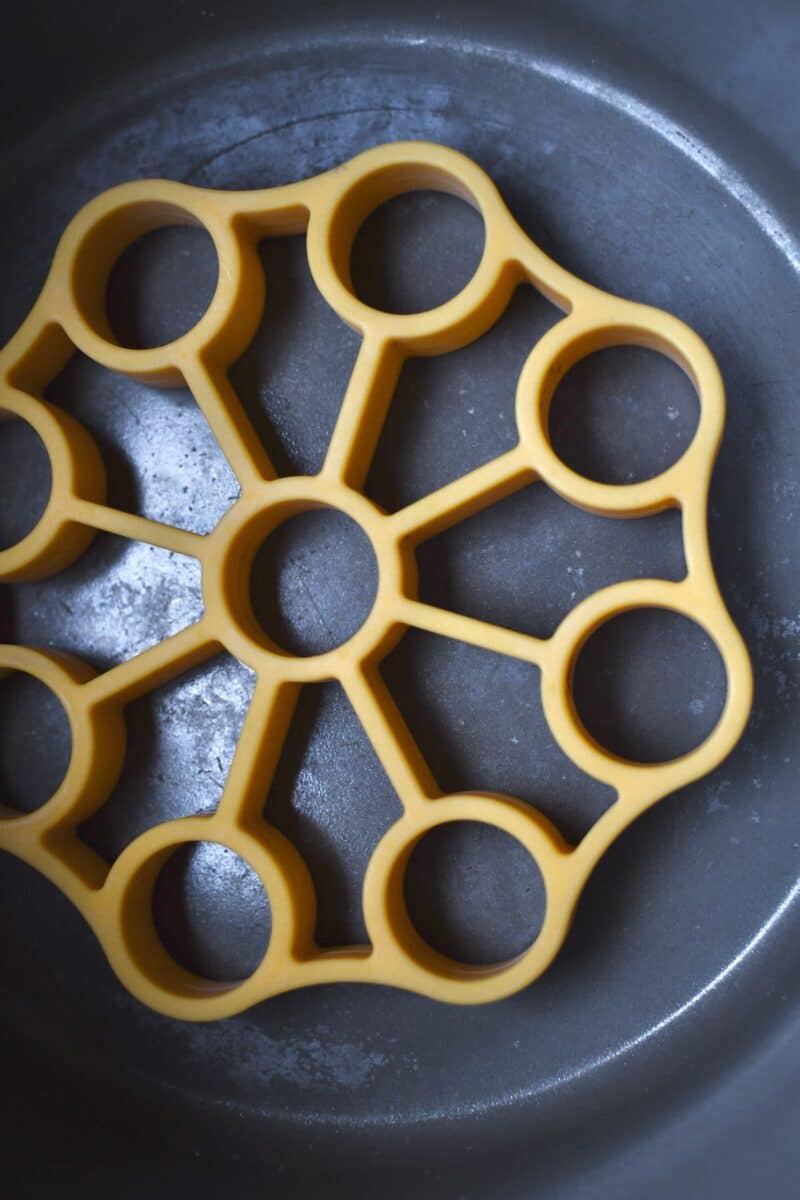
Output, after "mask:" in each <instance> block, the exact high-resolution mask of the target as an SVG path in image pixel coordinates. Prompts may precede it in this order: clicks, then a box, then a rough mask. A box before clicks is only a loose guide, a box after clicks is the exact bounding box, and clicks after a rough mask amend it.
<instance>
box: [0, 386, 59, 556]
mask: <svg viewBox="0 0 800 1200" xmlns="http://www.w3.org/2000/svg"><path fill="white" fill-rule="evenodd" d="M52 482H53V480H52V472H51V468H50V456H49V455H48V453H47V449H46V447H45V444H44V442H43V441H42V439H41V438H40V437H39V435H38V433H37V432H36V430H35V429H34V428H33V426H32V425H29V424H28V422H27V421H23V420H19V419H18V418H16V417H13V416H10V415H7V414H5V413H3V412H2V410H0V550H7V549H9V548H10V547H11V546H15V545H16V544H17V542H21V541H22V539H23V538H24V537H26V536H27V535H28V534H29V533H30V532H31V530H32V529H34V528H35V527H36V525H37V524H38V522H39V520H40V519H41V517H42V514H43V513H44V510H45V509H46V508H47V502H48V500H49V499H50V490H51V488H52Z"/></svg>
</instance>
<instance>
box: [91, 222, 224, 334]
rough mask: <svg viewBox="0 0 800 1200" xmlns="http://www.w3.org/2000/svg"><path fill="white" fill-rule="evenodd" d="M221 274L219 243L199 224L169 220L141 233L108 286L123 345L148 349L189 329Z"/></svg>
mask: <svg viewBox="0 0 800 1200" xmlns="http://www.w3.org/2000/svg"><path fill="white" fill-rule="evenodd" d="M218 273H219V266H218V262H217V252H216V249H215V247H214V242H213V240H212V238H211V236H210V235H209V234H208V233H207V232H206V230H205V229H203V228H201V227H199V226H197V225H167V226H165V227H163V228H161V229H153V230H151V231H150V232H148V233H145V234H143V235H142V236H141V237H139V238H137V240H136V241H135V242H133V244H132V245H130V246H128V248H127V249H126V250H124V251H123V252H122V254H121V255H120V257H119V258H118V259H117V261H116V263H115V264H114V266H113V268H112V270H111V273H110V275H109V278H108V285H107V289H106V308H107V312H108V319H109V323H110V325H111V328H112V329H113V331H114V335H115V337H116V338H117V339H118V341H119V343H120V345H122V346H126V347H128V348H129V349H134V350H148V349H152V348H153V347H156V346H163V345H165V344H166V343H168V342H172V341H175V339H176V338H179V337H181V336H182V335H183V334H184V333H187V332H188V330H190V329H191V328H192V327H193V326H194V325H196V324H197V322H198V321H199V320H200V319H201V317H202V316H203V314H204V313H205V311H206V309H207V308H208V306H209V304H210V303H211V300H212V298H213V296H214V291H215V289H216V286H217V276H218Z"/></svg>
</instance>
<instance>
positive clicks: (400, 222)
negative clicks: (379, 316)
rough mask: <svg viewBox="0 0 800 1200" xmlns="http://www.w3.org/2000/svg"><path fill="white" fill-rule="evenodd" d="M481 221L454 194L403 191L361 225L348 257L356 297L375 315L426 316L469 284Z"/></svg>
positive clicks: (477, 257) (481, 240)
mask: <svg viewBox="0 0 800 1200" xmlns="http://www.w3.org/2000/svg"><path fill="white" fill-rule="evenodd" d="M483 245H484V225H483V218H482V217H481V215H480V213H479V212H477V210H476V209H474V208H473V207H472V205H470V204H468V203H467V202H466V201H465V200H462V199H460V198H459V197H458V196H451V195H449V194H447V193H444V192H439V191H433V190H426V191H414V192H404V193H403V194H402V195H398V196H394V197H393V198H392V199H390V200H387V201H385V202H384V203H383V204H381V205H380V206H379V207H378V208H376V209H375V210H374V211H373V212H371V213H370V215H369V216H368V217H367V218H366V220H365V221H364V222H363V224H362V225H361V228H360V229H359V231H358V233H357V235H356V238H355V241H354V243H353V249H352V253H351V258H350V275H351V278H352V281H353V288H354V290H355V292H356V295H357V296H358V298H359V299H360V300H362V301H363V303H365V304H369V305H370V306H371V307H372V308H376V309H378V310H380V311H381V312H388V313H395V314H409V313H417V312H426V311H428V310H429V309H432V308H437V307H438V306H439V305H440V304H444V303H445V302H446V301H447V300H450V299H451V298H452V297H453V296H455V295H457V293H458V292H460V291H461V290H462V288H464V286H465V285H466V284H467V283H469V281H470V279H471V278H472V276H473V275H474V274H475V271H476V269H477V267H478V264H479V262H480V260H481V255H482V254H483Z"/></svg>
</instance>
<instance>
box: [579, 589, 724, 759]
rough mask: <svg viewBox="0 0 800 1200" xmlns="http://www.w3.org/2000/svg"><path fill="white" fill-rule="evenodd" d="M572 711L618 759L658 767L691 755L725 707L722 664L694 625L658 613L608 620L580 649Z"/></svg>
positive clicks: (646, 611) (648, 610)
mask: <svg viewBox="0 0 800 1200" xmlns="http://www.w3.org/2000/svg"><path fill="white" fill-rule="evenodd" d="M572 688H573V696H574V701H575V708H576V710H577V713H578V716H579V717H580V719H581V721H582V722H583V725H584V727H585V728H586V730H587V732H588V733H589V734H590V736H591V737H593V738H594V739H595V741H597V742H599V744H600V745H601V746H603V747H604V748H605V749H606V750H608V751H610V752H611V753H612V754H616V755H618V756H619V757H620V758H624V759H627V760H628V761H631V762H638V763H661V762H668V761H669V760H670V759H674V758H679V757H680V756H681V755H683V754H688V753H689V752H690V751H691V750H694V749H695V748H696V747H697V746H698V745H700V743H701V742H702V741H704V740H705V738H706V737H707V736H708V735H709V734H710V733H711V731H712V730H713V729H714V727H715V726H716V724H717V722H718V720H719V718H720V715H721V713H722V709H723V707H724V704H725V696H726V691H727V678H726V672H725V664H724V663H723V661H722V657H721V656H720V653H719V651H718V650H717V648H716V646H715V645H714V642H713V641H712V640H711V638H710V637H709V636H708V634H707V633H706V632H705V631H704V630H703V629H702V628H701V627H700V626H699V625H697V624H696V623H695V622H694V621H691V620H689V618H688V617H684V616H682V615H681V614H680V613H676V612H672V611H670V610H669V609H664V608H638V609H634V610H632V611H631V612H625V613H621V614H620V615H619V616H616V617H612V618H611V619H610V620H609V621H606V622H605V624H603V625H601V626H600V628H599V629H597V630H595V632H594V633H593V634H592V636H591V637H590V638H589V640H588V641H587V642H586V645H585V646H584V647H583V649H582V650H581V652H580V654H579V656H578V660H577V663H576V665H575V671H574V674H573V681H572Z"/></svg>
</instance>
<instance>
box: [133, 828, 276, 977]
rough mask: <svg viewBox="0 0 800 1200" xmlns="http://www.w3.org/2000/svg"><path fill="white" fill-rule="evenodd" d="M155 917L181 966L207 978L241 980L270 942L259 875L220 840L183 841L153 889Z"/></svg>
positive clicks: (266, 904) (166, 944)
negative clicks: (183, 843)
mask: <svg viewBox="0 0 800 1200" xmlns="http://www.w3.org/2000/svg"><path fill="white" fill-rule="evenodd" d="M152 903H153V923H154V925H155V928H156V931H157V933H158V936H159V938H160V939H161V942H162V944H163V945H164V947H165V949H166V950H167V951H168V953H169V954H170V955H171V956H172V957H173V958H174V959H175V961H176V962H177V963H179V964H180V966H182V967H184V968H185V969H186V970H187V971H191V972H192V973H193V974H195V975H199V976H201V977H202V978H203V979H209V980H214V981H217V982H220V983H238V982H241V981H242V980H244V979H247V978H248V977H249V976H250V975H252V974H253V972H254V971H255V970H256V969H257V967H258V966H259V964H260V962H261V961H262V959H263V958H264V955H265V954H266V952H267V947H268V945H269V936H270V928H271V914H270V907H269V901H268V899H267V896H266V893H265V892H264V889H263V887H262V885H261V880H260V879H259V878H258V875H257V874H256V873H255V871H254V870H253V869H252V867H250V866H249V864H248V863H246V862H245V860H244V859H243V858H241V857H240V856H239V855H238V854H236V853H235V852H234V851H233V850H230V849H229V848H228V847H227V846H223V845H221V844H220V843H219V842H192V843H186V844H185V845H183V846H179V847H178V848H177V849H176V850H174V851H173V853H172V854H171V855H170V856H169V858H168V859H167V861H166V863H165V864H164V866H163V867H162V868H161V871H160V872H159V875H158V879H157V880H156V884H155V887H154V889H153V902H152Z"/></svg>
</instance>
